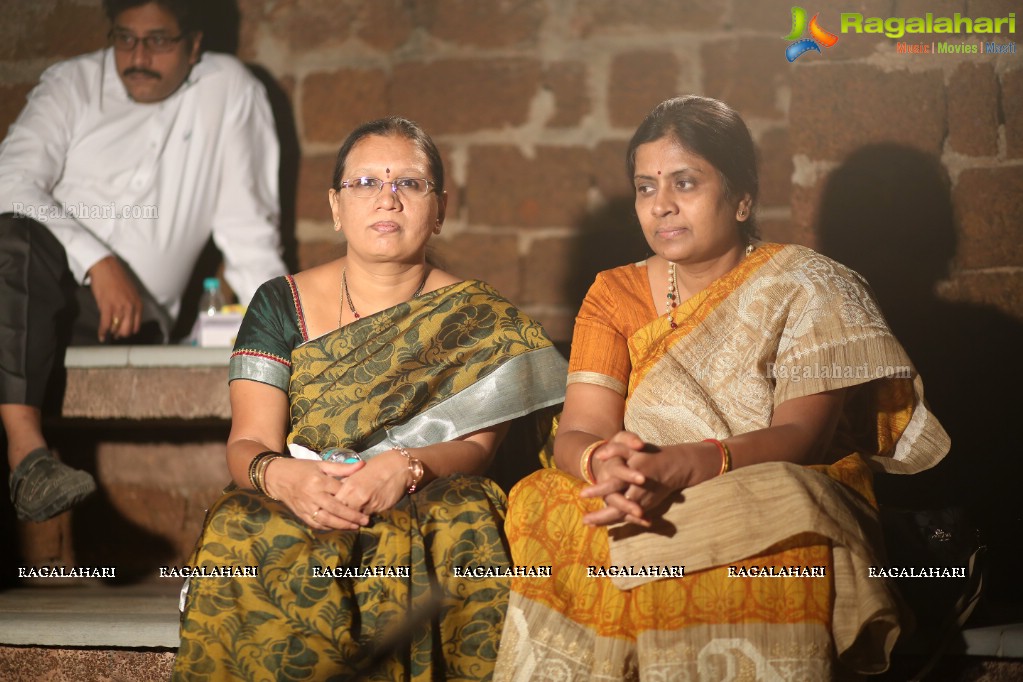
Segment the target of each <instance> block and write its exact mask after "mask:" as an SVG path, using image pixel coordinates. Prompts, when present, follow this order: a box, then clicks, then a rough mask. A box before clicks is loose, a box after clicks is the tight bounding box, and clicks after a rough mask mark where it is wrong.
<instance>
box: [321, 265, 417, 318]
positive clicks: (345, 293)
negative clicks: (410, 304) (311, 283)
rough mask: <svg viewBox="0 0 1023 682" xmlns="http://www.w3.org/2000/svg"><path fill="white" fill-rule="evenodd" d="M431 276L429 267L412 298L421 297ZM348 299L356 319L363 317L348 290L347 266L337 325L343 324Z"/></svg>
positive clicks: (343, 277) (342, 281) (342, 282)
mask: <svg viewBox="0 0 1023 682" xmlns="http://www.w3.org/2000/svg"><path fill="white" fill-rule="evenodd" d="M429 276H430V271H429V269H427V271H426V274H424V275H423V281H422V282H420V283H419V288H418V289H416V290H415V292H414V293H413V294H412V298H419V295H420V294H421V293H423V287H425V286H426V279H427V277H429ZM346 301H347V303H348V309H349V310H351V311H352V315H353V316H355V319H356V320H358V319H361V318H362V315H360V314H359V311H358V310H356V309H355V304H354V303H352V295H351V293H349V291H348V268H347V266H346V267H345V268H343V269H342V270H341V300H340V301H339V302H338V303H339V304H340V305H339V308H340V309H341V312H340V313H338V316H337V326H338V327H340V326H341V316H342V315H343V314H344V303H345V302H346Z"/></svg>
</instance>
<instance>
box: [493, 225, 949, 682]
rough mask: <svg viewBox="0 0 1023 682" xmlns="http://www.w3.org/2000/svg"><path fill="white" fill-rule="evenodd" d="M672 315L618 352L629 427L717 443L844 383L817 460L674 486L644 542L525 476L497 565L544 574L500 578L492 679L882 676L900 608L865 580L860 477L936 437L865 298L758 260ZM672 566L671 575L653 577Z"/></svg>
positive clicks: (821, 272) (840, 270)
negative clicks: (507, 584) (503, 558)
mask: <svg viewBox="0 0 1023 682" xmlns="http://www.w3.org/2000/svg"><path fill="white" fill-rule="evenodd" d="M673 320H674V322H675V323H676V325H677V329H672V328H671V326H670V324H669V322H668V321H667V320H666V319H665V318H663V317H661V318H658V319H655V320H653V321H652V322H650V323H648V324H646V325H645V326H643V327H642V328H640V329H639V330H638V331H637V332H635V334H633V335H632V337H631V338H629V340H628V344H629V356H630V358H631V368H632V369H631V373H630V376H629V386H628V393H627V402H626V412H625V424H624V426H625V428H626V429H627V430H630V431H634V432H636V433H638V434H639V435H640V436H641V437H642V438H643V439H644V440H646V441H647V442H651V443H680V442H690V441H698V440H702V439H704V438H717V439H724V438H727V437H729V436H732V435H737V434H741V433H746V432H749V431H753V430H757V429H761V428H765V427H767V426H769V425H770V422H771V417H772V415H773V409H774V406H775V405H777V404H780V403H781V402H784V401H785V400H788V399H791V398H797V397H801V396H804V395H811V394H814V393H819V392H822V391H827V390H833V389H836V388H847V389H848V391H847V401H846V407H845V409H844V412H843V415H842V417H841V420H840V423H839V426H838V428H837V431H836V435H835V437H834V440H833V443H832V447H831V450H830V452H829V453H828V455H827V459H826V461H830V462H833V464H830V465H815V466H806V467H801V466H797V465H793V464H788V463H781V462H772V463H767V464H761V465H756V466H750V467H745V468H742V469H739V470H736V471H733V472H730V473H728V474H726V475H724V476H720V477H718V478H715V479H712V480H710V481H707V482H705V483H702V484H700V485H697V486H694V487H692V488H689V489H687V490H685V491H683V493H681V494H680V495H679V497H678V499H676V500H675V501H674V502H673V503H672V504H671V505H670V507H669V508H668V509H667V510H666V511H665V513H664V514H663V517H662V519H661V520H660V521H659V522H658V523H656V524H655V526H654V528H652V529H651V530H649V531H645V530H644V529H642V528H640V527H637V526H633V525H630V524H622V525H619V526H615V527H612V528H610V529H605V528H589V527H586V526H583V525H582V523H581V519H582V516H583V515H584V514H585V513H587V512H589V511H593V510H596V509H599V508H601V507H602V505H603V503H602V501H600V500H581V499H580V498H579V492H580V491H581V490H582V488H583V487H584V484H583V483H582V482H581V481H579V480H578V479H575V478H574V477H571V476H568V475H566V474H564V473H562V472H559V471H556V470H554V469H546V470H544V471H540V472H537V473H536V474H534V475H532V476H531V477H529V478H527V479H525V480H524V481H522V482H521V483H520V484H519V485H518V486H516V488H515V489H514V490H513V491H512V494H511V496H510V506H509V515H508V520H507V523H506V527H505V528H506V532H507V534H508V538H509V542H510V543H511V547H512V556H513V559H514V561H515V563H516V564H518V565H532V564H547V565H552V567H553V568H552V578H551V579H550V580H548V581H547V582H546V583H544V584H541V583H540V581H529V580H519V579H515V580H513V584H512V594H511V597H510V602H509V609H508V616H507V619H506V623H505V630H504V633H503V635H502V641H501V647H500V650H499V651H500V655H499V661H498V666H497V671H496V673H495V679H498V680H528V679H554V678H556V679H559V680H623V679H626V680H628V679H643V680H732V679H750V680H753V679H757V680H792V679H807V680H809V679H812V680H818V679H830V678H832V677H835V676H839V675H843V674H847V673H848V672H850V671H851V672H854V673H871V672H881V671H883V670H884V669H885V668H886V667H887V662H888V656H889V654H890V651H891V648H892V646H893V645H894V643H895V640H896V639H897V637H898V634H899V627H900V626H899V616H900V613H899V605H898V602H897V600H896V597H895V596H894V594H893V593H892V592H891V590H890V588H889V586H888V585H887V584H886V582H885V581H884V580H882V579H877V578H871V577H870V576H869V569H870V567H871V566H877V565H880V564H882V557H881V556H880V555H879V554H878V553H877V550H876V549H875V548H878V547H881V543H880V537H879V530H878V527H877V517H876V503H875V501H874V498H873V492H872V484H871V477H872V474H871V467H876V468H881V469H884V470H887V471H893V472H897V473H912V472H914V471H917V470H920V469H923V468H927V467H929V466H933V465H934V464H935V463H936V462H937V461H939V460H940V459H941V457H943V456H944V454H945V452H946V451H947V449H948V439H947V436H946V435H945V433H944V431H943V430H942V429H941V427H940V425H939V424H938V423H937V421H936V420H935V419H934V417H933V416H932V415H930V414H929V413H928V411H927V409H926V406H925V405H924V403H923V400H922V384H921V383H920V380H919V377H917V376H915V372H914V371H913V370H912V366H911V363H910V362H909V360H908V358H907V357H906V356H905V353H904V352H903V351H902V349H901V347H900V346H899V345H898V343H897V342H896V341H895V339H894V338H892V336H891V334H890V332H889V331H888V329H887V326H886V324H885V323H884V320H883V317H882V316H881V314H880V312H879V311H878V309H877V307H876V305H875V304H874V303H873V301H872V299H871V298H870V295H869V293H868V292H867V290H866V288H865V286H864V285H863V284H862V282H861V281H860V280H859V278H858V276H857V275H855V273H852V272H851V271H849V270H847V269H846V268H844V267H842V266H840V265H839V264H837V263H834V262H833V261H830V260H828V259H826V258H824V257H822V256H820V255H818V254H815V253H813V252H812V251H810V250H808V249H803V248H801V247H793V246H788V247H781V246H777V245H761V246H759V248H757V249H756V250H755V251H754V252H753V253H752V254H751V255H750V256H749V257H747V258H746V259H745V260H744V261H743V262H742V263H741V264H740V265H739V266H738V267H736V268H735V269H734V270H733V271H731V272H729V273H728V274H727V275H725V276H724V277H722V278H721V279H719V280H717V281H716V282H714V283H713V284H712V285H711V286H710V287H708V288H707V289H706V290H705V291H704V292H702V293H701V294H698V295H697V296H695V297H693V298H692V299H690V300H688V301H686V302H685V303H684V304H683V305H681V306H679V308H678V309H677V310H676V311H675V313H674V315H673ZM575 352H576V350H575V347H573V353H575ZM807 368H810V369H807ZM846 368H850V369H846ZM573 380H575V381H587V382H589V383H597V384H599V385H605V386H607V387H609V388H610V387H612V382H610V381H608V380H606V379H602V378H601V377H600V376H596V377H590V376H586V373H582V372H581V373H578V374H572V375H570V378H569V381H570V382H572V381H573ZM680 566H684V577H662V576H663V575H668V574H667V573H664V571H666V570H671V569H672V568H673V567H676V568H677V567H680ZM644 567H646V569H644ZM836 662H837V663H838V665H836Z"/></svg>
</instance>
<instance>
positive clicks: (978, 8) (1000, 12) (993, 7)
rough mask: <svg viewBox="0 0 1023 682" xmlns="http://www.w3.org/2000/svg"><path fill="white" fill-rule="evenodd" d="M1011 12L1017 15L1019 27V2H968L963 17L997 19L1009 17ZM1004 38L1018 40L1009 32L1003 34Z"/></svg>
mask: <svg viewBox="0 0 1023 682" xmlns="http://www.w3.org/2000/svg"><path fill="white" fill-rule="evenodd" d="M1009 12H1015V13H1016V25H1017V26H1018V25H1019V21H1020V6H1019V0H980V1H979V2H977V1H975V2H968V3H966V10H965V11H964V12H963V15H964V16H968V17H991V18H992V19H995V18H1000V17H1007V16H1009ZM1017 30H1018V29H1017ZM1017 35H1018V34H1017ZM1002 36H1004V37H1006V38H1009V39H1010V40H1018V38H1015V37H1014V36H1013V35H1012V34H1011V33H1008V32H1004V33H1002Z"/></svg>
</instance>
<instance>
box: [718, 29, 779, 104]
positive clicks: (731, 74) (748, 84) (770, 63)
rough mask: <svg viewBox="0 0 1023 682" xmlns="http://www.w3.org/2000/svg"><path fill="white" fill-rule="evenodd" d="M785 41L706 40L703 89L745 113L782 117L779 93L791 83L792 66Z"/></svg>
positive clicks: (755, 39)
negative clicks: (788, 58) (786, 58)
mask: <svg viewBox="0 0 1023 682" xmlns="http://www.w3.org/2000/svg"><path fill="white" fill-rule="evenodd" d="M784 47H785V45H784V43H783V42H782V41H778V40H774V39H770V38H741V39H729V40H721V41H717V42H712V43H705V44H704V46H703V49H702V50H701V57H702V60H703V90H704V92H705V93H706V94H707V95H709V96H710V97H715V98H717V99H720V100H722V101H725V102H727V103H728V104H729V105H731V106H732V107H733V108H734V109H736V110H737V111H739V112H740V113H741V114H742V115H743V116H747V117H748V116H759V117H762V118H780V117H782V116H783V115H784V112H783V111H782V110H781V109H780V108H779V106H778V104H779V103H778V92H779V90H781V89H782V88H783V87H786V86H787V85H788V78H789V75H790V73H791V72H792V69H791V67H790V66H789V64H788V62H786V61H785V58H784Z"/></svg>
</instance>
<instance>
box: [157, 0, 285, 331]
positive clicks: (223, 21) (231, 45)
mask: <svg viewBox="0 0 1023 682" xmlns="http://www.w3.org/2000/svg"><path fill="white" fill-rule="evenodd" d="M201 22H202V25H203V26H204V32H203V49H204V50H206V51H210V52H223V53H225V54H237V53H238V45H239V31H240V27H241V12H240V11H239V9H238V2H237V0H208V2H206V3H205V4H204V5H203V16H202V17H201ZM246 66H247V67H248V69H249V71H250V72H251V73H252V75H253V76H255V77H256V79H257V80H259V82H260V83H262V84H263V87H265V88H266V94H267V97H268V99H269V100H270V109H271V111H272V112H273V117H274V123H275V126H276V129H277V139H278V141H279V142H280V147H281V159H280V169H279V172H278V182H279V186H280V195H281V244H282V246H283V247H284V264H285V265H286V266H287V268H288V270H289V271H290V272H295V271H296V270H297V269H298V240H297V238H296V235H295V210H296V208H295V201H296V195H297V192H298V166H299V160H300V156H301V151H300V149H299V143H298V130H297V129H296V127H295V114H294V109H293V108H292V106H291V101H290V100H289V98H288V94H287V92H285V91H284V89H283V88H282V87H281V86H280V84H279V83H278V82H277V80H276V79H275V78H274V76H273V75H272V74H271V73H270V72H269V71H267V70H266V69H265V68H263V67H262V66H259V65H258V64H246ZM222 260H223V259H222V258H221V255H220V252H219V251H217V249H216V247H215V246H214V245H213V241H212V240H210V242H209V243H208V244H207V245H206V248H205V249H204V250H203V252H202V255H201V256H200V257H199V260H198V261H197V262H196V265H195V268H194V270H193V272H192V277H191V279H190V280H189V285H188V289H187V291H186V292H185V296H184V298H183V299H182V302H181V314H180V315H179V317H178V324H177V326H176V327H175V329H174V331H173V333H172V334H171V338H172V340H174V341H176V340H178V339H181V338H183V337H184V336H187V335H188V333H189V332H190V331H191V329H192V323H193V322H194V321H195V315H196V313H197V312H198V308H199V296H200V295H201V294H202V286H201V284H202V280H203V278H205V277H213V276H215V275H217V274H218V272H219V270H220V266H221V262H222Z"/></svg>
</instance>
